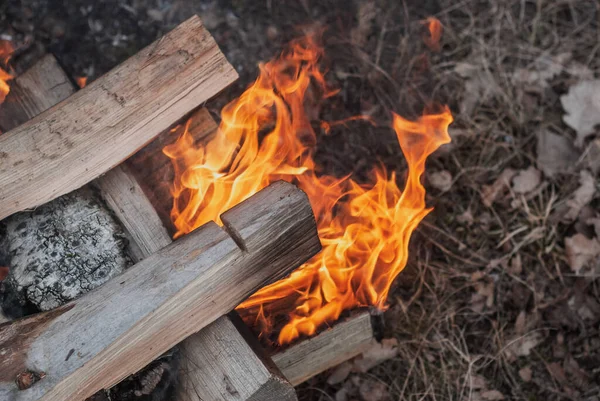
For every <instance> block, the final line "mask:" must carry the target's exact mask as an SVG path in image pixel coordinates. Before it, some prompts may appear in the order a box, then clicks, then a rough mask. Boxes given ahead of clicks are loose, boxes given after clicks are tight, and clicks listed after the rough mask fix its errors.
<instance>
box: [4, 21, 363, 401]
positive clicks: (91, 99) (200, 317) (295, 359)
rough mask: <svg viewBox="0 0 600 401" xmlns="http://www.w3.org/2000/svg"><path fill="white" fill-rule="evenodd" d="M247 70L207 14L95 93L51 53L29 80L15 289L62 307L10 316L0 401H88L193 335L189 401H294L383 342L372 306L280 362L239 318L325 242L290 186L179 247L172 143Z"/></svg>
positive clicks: (22, 97)
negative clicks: (228, 51)
mask: <svg viewBox="0 0 600 401" xmlns="http://www.w3.org/2000/svg"><path fill="white" fill-rule="evenodd" d="M235 78H236V74H235V71H234V70H233V69H232V68H231V66H230V65H229V64H228V63H227V61H226V60H225V59H224V57H223V55H222V53H221V52H220V51H219V49H218V47H217V46H216V44H215V43H214V40H213V39H212V38H211V37H210V35H209V34H208V32H207V31H206V30H205V29H204V27H203V26H202V24H201V22H200V20H199V19H198V18H197V17H194V18H191V19H190V20H188V21H186V22H184V23H183V24H182V25H181V26H180V27H178V28H176V29H175V30H174V31H172V32H170V33H169V34H167V35H166V36H165V37H164V38H162V39H160V40H159V41H157V42H156V43H154V44H152V45H150V46H149V47H148V48H146V49H144V50H143V51H141V52H140V53H139V54H137V55H136V56H134V57H133V58H131V59H130V60H128V61H127V62H125V63H124V64H122V65H121V66H119V67H117V68H115V69H114V70H113V71H111V72H109V73H108V74H106V75H105V76H103V77H102V78H100V79H98V80H97V81H96V82H94V83H92V84H91V85H90V86H89V87H87V88H85V89H84V90H81V91H79V92H75V86H74V85H73V84H72V82H71V81H70V80H69V79H68V77H66V75H65V74H64V72H63V71H62V69H61V68H60V67H59V66H58V64H57V63H56V61H55V60H54V58H53V57H52V56H47V57H45V58H44V59H43V60H41V61H40V62H39V63H38V64H37V65H36V66H34V67H33V68H32V69H31V70H30V71H28V72H27V73H25V74H23V75H22V76H20V77H19V78H17V79H16V80H15V82H14V87H13V90H12V91H11V95H10V96H9V97H8V98H7V102H6V104H5V105H3V106H2V108H0V110H1V112H0V127H1V128H2V129H4V130H7V129H9V130H10V131H9V132H6V133H5V134H3V135H1V136H0V149H2V152H0V218H5V217H6V218H5V219H4V221H3V223H4V225H5V231H6V235H5V240H4V241H5V245H4V246H5V247H7V248H8V252H9V255H10V256H11V275H10V278H9V279H8V281H7V282H6V283H5V284H8V285H9V286H13V287H15V288H16V291H14V293H15V294H20V295H19V296H17V297H16V298H19V297H25V298H26V299H25V300H24V299H16V300H15V299H9V300H8V301H7V302H9V303H12V304H15V303H16V304H18V305H20V306H23V305H25V304H28V303H34V305H35V307H37V309H39V310H46V311H47V312H43V313H40V314H36V315H32V316H28V317H25V318H22V319H19V320H16V321H14V322H9V323H5V324H3V325H2V326H0V352H2V355H3V358H2V359H1V360H0V398H2V399H8V400H11V399H15V400H32V399H44V400H66V399H69V400H71V399H72V400H78V399H81V400H83V399H85V398H87V397H90V396H92V395H93V394H94V393H95V392H97V391H98V390H101V389H103V388H109V387H110V386H112V385H114V384H116V383H118V382H119V381H120V380H122V379H124V378H125V377H127V376H129V375H131V374H134V373H135V372H137V371H139V370H140V369H142V368H143V367H144V366H146V365H147V364H148V363H150V362H151V361H152V360H154V359H155V358H157V357H159V356H160V355H161V354H162V353H163V352H165V351H167V350H168V349H169V348H171V347H173V346H174V345H176V344H177V343H179V342H180V341H182V340H184V341H183V343H182V345H181V352H182V353H183V354H184V355H183V357H182V361H184V363H183V364H182V366H181V372H180V378H181V384H180V386H179V389H178V397H179V399H181V400H211V399H214V400H221V399H222V400H234V399H235V400H293V399H296V396H295V393H294V391H293V387H292V384H298V383H300V382H302V381H303V380H306V379H307V378H309V377H311V376H312V375H314V374H317V373H319V372H320V371H322V370H324V369H327V368H329V367H331V366H333V365H335V364H336V363H339V362H341V361H343V360H345V359H347V358H349V357H352V356H354V355H356V354H358V353H360V352H361V351H362V350H363V349H364V347H365V346H366V345H367V344H369V343H370V341H372V330H371V326H370V319H369V316H368V314H363V315H358V316H356V317H355V318H354V319H352V320H351V321H349V322H346V323H343V324H340V325H338V326H336V327H335V328H334V329H333V330H329V331H325V332H324V333H322V334H321V335H319V336H317V337H316V338H314V339H310V340H307V341H304V342H301V343H299V344H298V345H296V346H292V347H291V348H289V349H288V350H286V351H284V352H281V353H278V354H275V355H273V356H272V358H271V357H269V356H268V355H267V353H266V352H265V351H264V350H263V349H262V348H261V346H260V345H259V344H258V342H257V341H256V338H254V337H253V336H252V334H251V333H249V331H248V329H247V328H245V327H244V326H243V324H241V323H240V321H239V319H238V318H237V316H236V315H235V314H233V315H231V314H230V315H227V312H229V311H231V310H232V309H233V308H234V307H235V306H236V305H237V304H238V303H239V302H240V301H242V300H243V299H244V298H245V297H247V296H248V295H250V294H251V293H252V292H253V291H255V290H257V289H258V288H260V287H261V286H263V285H265V284H266V283H268V282H270V281H273V280H275V279H277V278H280V277H282V276H283V275H285V274H287V273H289V272H290V271H291V270H292V269H294V268H295V267H297V266H299V265H300V264H301V263H302V262H304V261H305V260H307V259H308V258H309V257H311V256H312V255H313V254H315V253H316V252H318V250H319V249H320V244H319V241H318V237H317V235H316V228H315V223H314V218H313V216H312V212H311V210H310V206H309V205H308V202H307V200H306V197H305V195H304V194H303V193H302V192H301V191H299V190H298V189H296V188H295V187H293V186H291V185H290V184H285V183H276V184H274V185H272V186H271V187H269V188H267V189H265V190H264V191H262V192H260V193H258V194H257V195H255V196H254V197H252V198H251V199H249V200H248V201H246V202H244V203H242V204H240V205H238V206H236V207H235V208H233V209H231V210H230V211H228V212H227V213H225V214H224V215H223V216H221V217H222V220H223V222H224V227H223V228H220V227H218V226H216V225H215V224H207V225H205V226H203V227H201V228H200V229H198V230H196V231H194V232H193V233H191V234H190V235H187V236H185V237H183V238H181V239H180V240H178V241H176V242H174V243H172V241H171V239H170V236H169V234H168V230H167V228H166V227H168V221H167V218H166V211H165V210H166V208H168V206H169V205H170V203H169V196H170V195H169V192H168V191H165V185H164V181H163V182H161V183H160V185H157V181H156V180H155V177H156V176H157V175H160V176H163V177H165V178H164V179H167V178H168V176H169V175H170V174H172V171H171V170H170V165H169V163H168V160H166V158H165V157H164V156H163V155H162V153H161V152H160V150H161V149H162V146H163V144H164V143H167V141H169V140H172V139H173V138H171V137H170V135H169V128H170V127H171V126H172V125H173V124H175V123H177V122H178V121H179V120H180V119H181V118H182V117H184V116H185V115H186V114H187V113H189V112H190V110H192V109H193V108H195V107H197V106H198V105H199V104H201V103H203V102H204V101H206V100H207V99H208V98H210V97H212V96H213V95H214V94H216V93H217V92H218V91H220V90H221V89H223V88H224V87H225V86H227V85H228V84H229V83H231V82H232V81H233V80H234V79H235ZM194 116H195V119H194V121H195V124H194V129H193V130H192V134H193V135H194V136H195V137H196V138H197V139H198V140H203V138H206V137H209V136H210V135H213V133H214V132H215V130H216V125H215V123H214V121H213V120H212V118H211V117H210V115H209V114H208V112H207V111H206V110H205V109H200V110H199V111H197V112H195V114H194ZM29 119H31V120H29ZM13 128H14V129H13ZM153 140H154V142H152V143H150V144H149V145H148V146H146V147H145V148H144V149H143V150H142V151H141V152H139V153H138V154H137V155H136V156H134V157H133V158H132V159H131V160H130V161H128V162H127V163H123V162H124V161H125V159H127V158H128V157H129V156H130V155H131V154H133V153H135V152H137V151H138V150H139V149H140V148H141V147H144V146H145V145H146V144H148V143H149V142H151V141H153ZM145 167H147V168H145ZM168 182H170V180H169V181H168ZM96 194H99V195H100V197H101V198H102V199H100V198H99V197H98V196H96ZM104 202H105V203H106V205H108V209H107V208H106V206H105V205H104ZM38 206H39V207H38ZM35 207H37V208H36V209H35V210H33V211H25V210H26V209H30V208H35ZM109 210H110V211H109ZM78 213H80V215H81V217H79V215H78ZM161 217H162V219H161ZM92 220H93V221H96V222H97V223H98V224H97V225H91V226H90V224H91V223H90V221H92ZM121 227H123V228H121ZM29 232H35V233H36V234H35V235H30V234H29ZM44 232H47V233H55V234H56V235H51V234H44ZM23 233H24V234H23ZM82 233H83V234H82ZM40 245H42V246H40ZM111 252H113V253H111ZM67 255H71V257H67ZM32 261H34V262H32ZM35 261H39V262H40V263H37V265H36V263H35ZM133 263H135V265H134V266H132V267H129V266H130V265H131V264H133ZM94 275H96V276H97V277H96V276H94ZM43 280H54V282H55V283H56V287H52V286H50V287H48V286H47V285H45V284H46V283H44V282H43ZM101 284H102V285H101ZM96 287H98V288H97V289H96V290H95V291H92V292H88V291H90V290H92V289H94V288H96ZM45 288H50V289H49V290H48V291H47V293H48V294H44V291H43V289H45ZM53 288H54V289H53ZM40 289H41V291H40ZM13 298H14V297H13ZM5 301H6V300H5ZM67 301H70V302H68V303H65V302H67ZM5 306H6V303H5ZM13 311H14V310H13ZM23 311H26V308H25V309H23ZM18 313H19V312H17V313H16V314H18ZM205 326H206V327H205ZM203 327H205V328H204V329H203ZM200 329H203V330H201V331H199V330H200ZM198 331H199V332H198ZM195 332H198V333H197V334H194V333H195ZM317 355H318V357H316V356H317ZM282 372H283V373H282ZM290 382H291V383H290Z"/></svg>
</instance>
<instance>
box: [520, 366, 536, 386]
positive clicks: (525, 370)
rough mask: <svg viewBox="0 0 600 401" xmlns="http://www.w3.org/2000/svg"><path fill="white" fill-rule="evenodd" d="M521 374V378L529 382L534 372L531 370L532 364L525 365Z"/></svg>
mask: <svg viewBox="0 0 600 401" xmlns="http://www.w3.org/2000/svg"><path fill="white" fill-rule="evenodd" d="M519 376H520V377H521V380H523V381H524V382H525V383H529V382H530V381H531V378H532V376H533V372H532V371H531V366H525V367H524V368H522V369H520V370H519Z"/></svg>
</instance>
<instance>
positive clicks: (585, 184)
mask: <svg viewBox="0 0 600 401" xmlns="http://www.w3.org/2000/svg"><path fill="white" fill-rule="evenodd" d="M579 184H580V186H579V188H577V189H576V190H575V192H573V194H572V195H571V197H570V198H569V199H568V200H567V202H566V206H567V208H568V210H567V212H566V213H565V214H564V216H563V217H562V220H563V221H564V222H572V221H573V220H575V219H576V218H577V216H579V212H581V209H583V207H584V206H586V205H587V204H588V203H590V202H591V201H592V199H594V195H595V194H596V180H595V179H594V176H592V174H591V173H590V172H589V171H587V170H581V171H580V172H579Z"/></svg>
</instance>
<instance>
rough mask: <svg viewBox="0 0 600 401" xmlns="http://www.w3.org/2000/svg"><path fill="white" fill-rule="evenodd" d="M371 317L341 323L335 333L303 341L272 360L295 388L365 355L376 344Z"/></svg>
mask: <svg viewBox="0 0 600 401" xmlns="http://www.w3.org/2000/svg"><path fill="white" fill-rule="evenodd" d="M373 341H375V340H374V339H373V328H372V326H371V315H370V314H369V313H368V312H363V313H360V314H358V315H356V316H353V317H352V318H350V319H348V320H346V321H344V322H337V323H336V324H335V325H334V326H333V327H332V328H331V329H329V330H325V331H323V332H322V333H320V334H318V335H317V336H315V337H312V338H309V339H306V340H303V341H301V342H299V343H298V344H295V345H292V346H291V347H290V348H288V349H286V350H284V351H282V352H279V353H276V354H275V355H273V356H272V358H273V361H274V362H275V364H276V365H277V366H278V367H279V369H281V371H282V372H283V374H284V376H285V377H286V378H287V379H288V380H289V381H290V382H291V383H292V384H293V385H294V386H296V385H298V384H300V383H302V382H304V381H306V380H308V379H310V378H311V377H313V376H315V375H317V374H319V373H321V372H323V371H325V370H327V369H329V368H332V367H334V366H336V365H339V364H340V363H342V362H344V361H346V360H348V359H350V358H353V357H355V356H357V355H359V354H361V353H362V352H363V351H365V350H366V349H367V348H369V346H370V345H371V344H372V342H373Z"/></svg>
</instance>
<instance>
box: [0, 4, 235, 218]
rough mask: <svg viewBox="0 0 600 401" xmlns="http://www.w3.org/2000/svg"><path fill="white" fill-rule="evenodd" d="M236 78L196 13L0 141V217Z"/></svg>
mask: <svg viewBox="0 0 600 401" xmlns="http://www.w3.org/2000/svg"><path fill="white" fill-rule="evenodd" d="M236 77H237V75H236V73H235V71H234V70H233V68H232V67H231V66H230V64H229V63H227V61H226V60H225V57H224V56H223V54H222V53H221V52H220V50H219V48H218V47H217V45H216V43H215V41H214V40H213V39H212V37H211V36H210V34H209V33H208V32H207V31H206V29H205V28H204V27H203V26H202V23H201V21H200V19H199V18H198V17H196V16H194V17H192V18H190V19H189V20H188V21H186V22H184V23H182V24H181V25H180V26H178V27H177V28H175V29H174V30H173V31H171V32H170V33H168V34H167V35H165V36H164V37H163V38H162V39H160V40H158V41H156V42H155V43H153V44H152V45H150V46H148V47H147V48H145V49H144V50H142V51H140V52H139V53H138V54H137V55H135V56H134V57H132V58H130V59H129V60H127V61H126V62H125V63H123V64H121V65H120V66H118V67H116V68H115V69H113V70H112V71H110V72H109V73H107V74H106V75H104V76H103V77H101V78H99V79H98V80H96V81H94V82H93V83H92V84H90V85H89V86H87V87H86V88H85V89H83V90H81V91H79V92H77V93H76V94H74V95H73V96H71V97H69V98H68V99H67V100H65V101H63V102H61V103H60V104H58V105H56V106H54V107H52V108H51V109H49V110H47V111H46V112H44V113H42V114H40V115H39V116H38V117H36V118H34V119H32V120H30V121H29V122H27V123H25V124H23V125H21V126H20V127H18V128H16V129H14V130H11V131H9V132H7V133H5V134H3V135H1V136H0V149H1V151H0V219H2V218H4V217H6V216H9V215H11V214H13V213H15V212H17V211H20V210H25V209H28V208H32V207H35V206H38V205H40V204H43V203H46V202H48V201H50V200H52V199H54V198H56V197H58V196H60V195H62V194H65V193H67V192H70V191H72V190H74V189H76V188H79V187H81V186H82V185H84V184H86V183H87V182H89V181H91V180H92V179H94V178H96V177H98V176H99V175H101V174H103V173H105V172H106V171H108V170H110V169H111V168H113V167H115V166H116V165H118V164H120V163H121V162H122V161H123V160H125V159H126V158H128V157H129V156H130V155H131V154H133V153H135V151H137V150H138V149H140V148H141V147H143V146H144V145H145V144H147V143H148V142H150V141H151V140H152V139H153V138H154V137H156V136H157V135H158V134H159V133H161V132H162V131H164V130H165V129H167V128H168V127H169V126H171V125H172V124H173V123H175V122H176V121H177V120H179V119H180V118H182V117H183V116H184V115H185V114H186V113H188V112H189V111H190V110H192V109H193V108H194V107H196V106H197V105H198V104H199V103H201V102H203V101H205V100H207V99H208V98H210V97H211V96H213V95H215V94H216V93H217V92H219V91H220V90H221V89H223V88H224V87H225V86H227V85H228V84H229V83H231V82H232V81H233V80H235V78H236Z"/></svg>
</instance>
